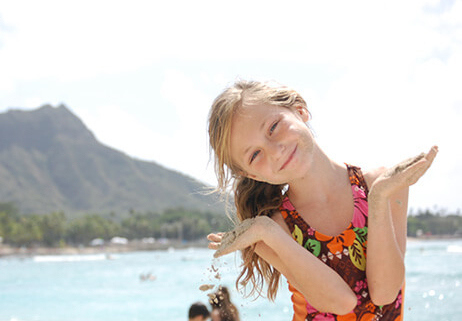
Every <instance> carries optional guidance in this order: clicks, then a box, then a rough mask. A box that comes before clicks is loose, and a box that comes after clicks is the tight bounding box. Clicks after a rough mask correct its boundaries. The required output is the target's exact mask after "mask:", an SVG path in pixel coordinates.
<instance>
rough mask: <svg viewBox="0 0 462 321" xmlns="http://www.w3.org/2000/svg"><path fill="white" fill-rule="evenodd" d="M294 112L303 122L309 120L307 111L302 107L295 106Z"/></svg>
mask: <svg viewBox="0 0 462 321" xmlns="http://www.w3.org/2000/svg"><path fill="white" fill-rule="evenodd" d="M295 112H296V113H297V114H298V115H299V116H300V117H301V118H302V120H303V122H305V123H306V122H307V121H308V120H310V113H309V112H308V109H306V108H305V107H302V106H295Z"/></svg>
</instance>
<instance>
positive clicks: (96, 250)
mask: <svg viewBox="0 0 462 321" xmlns="http://www.w3.org/2000/svg"><path fill="white" fill-rule="evenodd" d="M207 244H208V242H207V240H205V239H204V240H198V241H191V242H181V241H177V240H175V241H172V240H169V242H163V243H160V242H157V243H148V244H146V243H142V242H136V241H132V242H128V243H127V244H107V245H101V246H63V247H44V246H31V247H14V246H11V245H7V244H0V258H2V257H8V256H12V257H32V256H37V255H85V254H115V253H126V252H139V251H163V250H169V249H171V248H174V249H184V248H191V247H200V248H205V247H207Z"/></svg>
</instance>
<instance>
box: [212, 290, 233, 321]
mask: <svg viewBox="0 0 462 321" xmlns="http://www.w3.org/2000/svg"><path fill="white" fill-rule="evenodd" d="M209 296H210V299H209V302H210V305H211V306H212V313H211V317H212V321H239V320H240V319H239V311H238V310H237V308H236V306H235V305H234V304H233V303H232V302H231V296H230V295H229V291H228V288H227V287H225V286H220V287H219V288H218V291H217V292H215V293H213V294H209Z"/></svg>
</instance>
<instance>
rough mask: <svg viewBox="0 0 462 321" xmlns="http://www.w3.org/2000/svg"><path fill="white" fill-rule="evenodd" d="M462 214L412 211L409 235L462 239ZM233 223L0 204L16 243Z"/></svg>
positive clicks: (133, 235)
mask: <svg viewBox="0 0 462 321" xmlns="http://www.w3.org/2000/svg"><path fill="white" fill-rule="evenodd" d="M458 214H459V213H458ZM458 214H447V213H446V214H441V213H440V212H438V211H436V212H435V211H431V210H429V209H426V210H420V211H419V212H417V213H416V214H412V213H411V215H409V216H408V236H414V237H415V236H425V235H445V236H448V235H449V236H461V237H462V216H461V215H458ZM232 226H233V224H232V222H231V220H230V219H229V218H228V217H227V216H226V215H224V214H221V215H220V214H217V213H211V212H200V211H194V210H186V209H182V208H179V209H169V210H166V211H164V212H162V213H154V212H152V213H151V212H148V213H138V212H135V211H133V210H131V211H130V212H129V213H128V216H127V217H125V218H122V219H117V218H116V217H115V215H108V216H103V215H97V214H86V215H83V216H79V217H75V218H68V217H67V216H66V215H65V214H64V213H62V212H54V213H49V214H45V215H22V214H21V213H20V212H19V210H18V209H17V208H16V207H15V206H14V205H13V204H11V203H0V238H1V240H2V241H3V243H5V244H9V245H13V246H32V245H34V246H49V247H56V246H64V245H72V246H79V245H88V244H89V243H90V242H91V241H92V240H93V239H96V238H101V239H104V240H106V241H108V240H110V239H111V238H112V237H115V236H120V237H125V238H127V239H129V240H133V239H142V238H148V237H153V238H155V239H159V238H167V239H177V240H181V241H193V240H197V239H203V238H205V236H206V235H207V234H209V233H211V232H217V231H227V230H229V229H230V228H231V227H232Z"/></svg>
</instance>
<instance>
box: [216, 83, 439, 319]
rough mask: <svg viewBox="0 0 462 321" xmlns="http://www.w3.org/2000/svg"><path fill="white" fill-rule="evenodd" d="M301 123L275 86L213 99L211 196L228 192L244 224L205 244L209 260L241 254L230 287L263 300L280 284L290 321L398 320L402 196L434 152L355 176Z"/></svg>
mask: <svg viewBox="0 0 462 321" xmlns="http://www.w3.org/2000/svg"><path fill="white" fill-rule="evenodd" d="M309 120H310V113H309V112H308V109H307V106H306V102H305V100H304V99H303V98H302V97H301V96H300V95H299V94H298V93H297V92H296V91H294V90H293V89H290V88H288V87H285V86H280V85H274V84H269V83H262V82H256V81H239V82H237V83H235V84H234V86H232V87H230V88H227V89H226V90H225V91H224V92H223V93H222V94H220V95H219V96H218V97H217V98H216V99H215V101H214V103H213V105H212V109H211V111H210V116H209V136H210V144H211V147H212V149H213V151H214V155H215V171H216V174H217V178H218V187H219V189H221V190H222V191H223V192H225V191H227V190H229V186H232V189H231V192H232V193H233V197H234V201H235V205H236V214H237V218H238V219H239V221H241V222H242V221H246V220H248V219H252V224H247V226H248V228H246V229H245V231H243V233H239V234H236V231H234V232H233V233H227V234H225V236H223V233H217V234H210V235H209V236H208V239H209V240H210V241H211V242H210V244H209V247H210V248H212V249H219V251H217V253H216V254H217V256H219V255H225V254H228V253H230V252H233V251H237V250H242V258H243V270H242V272H241V274H240V276H239V278H238V281H237V282H239V283H241V284H244V285H246V284H248V283H249V282H250V284H251V286H252V287H253V288H252V289H253V290H254V291H257V293H260V292H261V290H262V287H263V284H264V283H265V282H266V283H267V294H268V297H269V298H270V299H274V298H275V296H276V293H277V290H278V286H279V280H280V275H281V274H283V275H284V276H285V277H286V279H287V280H288V283H289V289H290V291H291V292H292V293H293V295H292V301H293V307H294V317H293V320H378V319H380V320H402V317H403V313H402V312H403V308H402V307H403V294H404V286H403V284H404V253H405V249H406V221H407V216H406V215H407V202H408V190H409V186H410V185H412V184H414V183H415V182H416V181H417V180H418V179H419V178H420V177H421V176H422V175H423V174H424V173H425V171H426V170H427V169H428V168H429V167H430V165H431V163H432V161H433V159H434V158H435V156H436V153H437V147H432V148H431V150H430V151H429V152H428V153H426V154H421V155H419V156H417V157H414V158H412V159H410V160H408V161H405V162H403V163H401V164H399V165H398V166H396V167H394V168H392V169H390V170H387V169H386V168H377V169H373V170H368V171H364V172H363V171H362V170H361V169H360V168H359V167H357V166H353V165H349V164H343V163H337V162H335V161H333V160H331V159H330V158H329V157H328V156H327V155H326V154H325V153H324V152H323V150H322V149H321V148H320V146H319V145H318V144H317V143H316V141H315V139H314V137H313V135H312V132H311V131H310V129H309V127H308V126H307V124H306V123H307V122H308V121H309ZM353 147H354V146H352V148H353ZM231 237H232V238H233V242H228V241H226V240H229V239H230V238H231ZM225 241H226V242H225Z"/></svg>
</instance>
